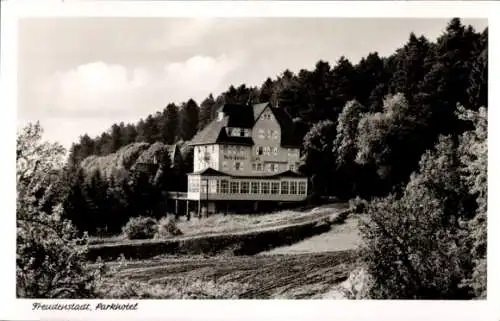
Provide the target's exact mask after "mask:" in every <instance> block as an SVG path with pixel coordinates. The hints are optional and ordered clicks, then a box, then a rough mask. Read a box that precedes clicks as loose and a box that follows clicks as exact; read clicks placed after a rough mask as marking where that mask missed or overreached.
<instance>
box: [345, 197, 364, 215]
mask: <svg viewBox="0 0 500 321" xmlns="http://www.w3.org/2000/svg"><path fill="white" fill-rule="evenodd" d="M367 207H368V201H366V200H364V199H362V198H360V197H359V196H356V197H355V198H353V199H351V200H349V208H351V209H352V211H353V212H354V213H356V214H360V213H364V212H365V211H366V209H367Z"/></svg>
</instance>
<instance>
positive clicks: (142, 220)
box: [122, 216, 158, 240]
mask: <svg viewBox="0 0 500 321" xmlns="http://www.w3.org/2000/svg"><path fill="white" fill-rule="evenodd" d="M157 225H158V222H157V221H156V220H155V219H154V218H152V217H146V216H139V217H132V218H131V219H130V220H129V221H128V223H127V224H126V225H125V226H124V227H123V229H122V231H123V234H124V235H125V236H126V237H127V238H128V239H129V240H137V239H152V238H153V237H154V235H155V233H156V226H157Z"/></svg>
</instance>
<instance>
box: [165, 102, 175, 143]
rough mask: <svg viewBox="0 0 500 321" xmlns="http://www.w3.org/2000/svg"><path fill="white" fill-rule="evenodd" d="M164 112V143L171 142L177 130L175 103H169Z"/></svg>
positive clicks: (173, 140)
mask: <svg viewBox="0 0 500 321" xmlns="http://www.w3.org/2000/svg"><path fill="white" fill-rule="evenodd" d="M164 114H165V129H164V132H163V133H164V135H165V137H164V142H165V144H169V145H170V144H173V143H174V142H175V141H176V139H177V137H178V134H177V130H178V128H179V111H178V108H177V106H176V105H175V104H173V103H170V104H168V105H167V107H166V108H165V111H164Z"/></svg>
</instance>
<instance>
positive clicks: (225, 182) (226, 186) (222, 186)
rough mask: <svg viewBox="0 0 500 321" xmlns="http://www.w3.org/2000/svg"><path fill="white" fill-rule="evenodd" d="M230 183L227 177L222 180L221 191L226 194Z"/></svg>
mask: <svg viewBox="0 0 500 321" xmlns="http://www.w3.org/2000/svg"><path fill="white" fill-rule="evenodd" d="M228 185H229V182H228V181H227V180H225V179H223V180H221V181H220V192H221V193H223V194H225V193H227V192H228Z"/></svg>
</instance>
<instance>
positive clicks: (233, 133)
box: [231, 128, 240, 136]
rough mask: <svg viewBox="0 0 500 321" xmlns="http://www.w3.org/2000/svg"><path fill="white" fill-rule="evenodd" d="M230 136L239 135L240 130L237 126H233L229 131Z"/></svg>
mask: <svg viewBox="0 0 500 321" xmlns="http://www.w3.org/2000/svg"><path fill="white" fill-rule="evenodd" d="M231 135H232V136H239V135H240V130H239V129H238V128H233V130H232V131H231Z"/></svg>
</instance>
